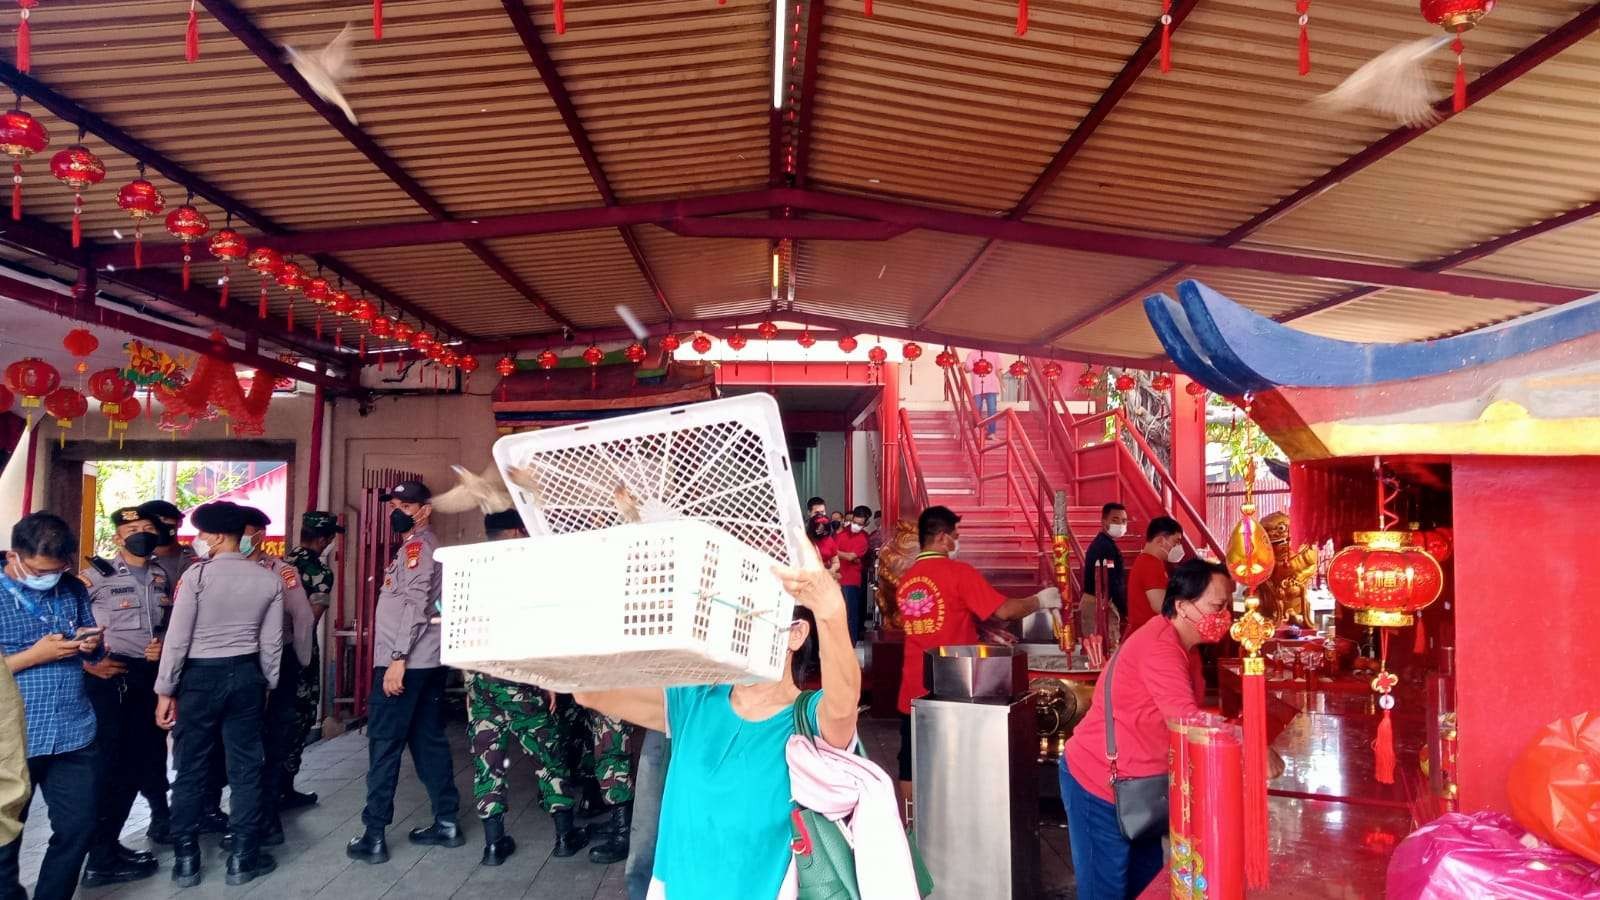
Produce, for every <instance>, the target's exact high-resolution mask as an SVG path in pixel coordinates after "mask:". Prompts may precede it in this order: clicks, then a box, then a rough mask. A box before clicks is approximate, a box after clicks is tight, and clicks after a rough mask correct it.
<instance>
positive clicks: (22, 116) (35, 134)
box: [0, 109, 50, 222]
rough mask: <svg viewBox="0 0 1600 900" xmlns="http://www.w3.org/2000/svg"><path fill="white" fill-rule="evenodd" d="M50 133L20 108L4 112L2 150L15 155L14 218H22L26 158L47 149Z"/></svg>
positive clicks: (0, 128) (0, 120) (0, 129)
mask: <svg viewBox="0 0 1600 900" xmlns="http://www.w3.org/2000/svg"><path fill="white" fill-rule="evenodd" d="M49 143H50V133H49V132H47V131H45V130H44V126H43V125H40V124H39V120H38V119H35V118H34V117H33V116H30V115H28V114H27V113H25V112H23V111H22V110H20V109H12V110H7V111H6V113H5V115H0V151H3V152H4V153H5V154H6V155H7V156H9V157H11V221H13V222H20V221H22V161H23V160H25V159H27V158H28V157H30V156H32V155H33V154H35V153H38V152H39V151H40V150H43V149H44V148H45V147H46V146H47V145H48V144H49Z"/></svg>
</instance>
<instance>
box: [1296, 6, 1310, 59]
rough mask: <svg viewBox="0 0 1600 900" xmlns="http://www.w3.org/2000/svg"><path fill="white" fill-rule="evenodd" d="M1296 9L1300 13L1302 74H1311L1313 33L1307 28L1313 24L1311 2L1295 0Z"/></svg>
mask: <svg viewBox="0 0 1600 900" xmlns="http://www.w3.org/2000/svg"><path fill="white" fill-rule="evenodd" d="M1294 6H1295V9H1297V10H1299V12H1300V74H1301V75H1309V74H1311V31H1310V29H1309V28H1308V27H1307V26H1309V25H1310V24H1311V16H1310V15H1309V11H1310V9H1311V0H1295V4H1294Z"/></svg>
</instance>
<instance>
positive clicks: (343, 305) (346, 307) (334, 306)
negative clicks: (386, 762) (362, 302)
mask: <svg viewBox="0 0 1600 900" xmlns="http://www.w3.org/2000/svg"><path fill="white" fill-rule="evenodd" d="M328 309H329V310H331V311H332V312H333V314H334V315H336V316H339V317H340V318H349V316H350V314H351V313H353V312H355V309H356V298H354V297H352V296H350V292H349V291H347V290H344V289H343V288H340V289H339V290H337V291H334V292H333V293H331V294H329V295H328Z"/></svg>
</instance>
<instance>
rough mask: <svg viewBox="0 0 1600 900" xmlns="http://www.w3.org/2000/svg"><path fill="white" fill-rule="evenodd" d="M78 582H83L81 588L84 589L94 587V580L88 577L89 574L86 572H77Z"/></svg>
mask: <svg viewBox="0 0 1600 900" xmlns="http://www.w3.org/2000/svg"><path fill="white" fill-rule="evenodd" d="M78 580H79V581H81V582H83V586H84V587H90V588H92V587H94V579H92V578H90V577H89V573H88V572H79V573H78Z"/></svg>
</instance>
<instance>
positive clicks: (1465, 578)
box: [1452, 457, 1600, 812]
mask: <svg viewBox="0 0 1600 900" xmlns="http://www.w3.org/2000/svg"><path fill="white" fill-rule="evenodd" d="M1453 470H1454V471H1453V479H1452V480H1453V488H1454V504H1455V515H1454V519H1455V522H1454V524H1455V539H1456V548H1455V574H1456V582H1455V583H1456V600H1457V604H1458V605H1457V607H1456V673H1457V676H1456V677H1457V686H1456V703H1457V724H1458V726H1459V729H1460V731H1459V734H1460V745H1459V750H1460V757H1459V761H1460V776H1459V777H1460V781H1459V783H1460V787H1461V807H1462V809H1463V810H1464V811H1474V810H1479V809H1495V810H1500V811H1503V812H1510V809H1509V805H1508V804H1509V801H1508V799H1507V796H1506V791H1505V781H1506V775H1507V772H1508V771H1509V770H1510V768H1511V763H1512V761H1513V760H1514V759H1515V758H1516V757H1517V756H1518V755H1519V754H1521V753H1522V751H1523V750H1524V749H1525V748H1526V747H1527V745H1528V743H1529V742H1530V741H1531V740H1532V738H1533V735H1534V733H1535V732H1536V731H1537V729H1539V728H1540V727H1541V726H1543V725H1545V724H1547V723H1549V722H1552V721H1554V720H1556V719H1558V718H1563V717H1566V716H1571V715H1573V714H1575V713H1579V712H1583V711H1585V710H1600V678H1595V677H1594V673H1595V672H1596V671H1600V630H1597V629H1596V619H1597V614H1600V587H1597V581H1596V577H1595V575H1596V572H1595V559H1596V553H1595V531H1594V528H1593V527H1592V524H1591V523H1592V520H1593V517H1594V501H1595V486H1596V485H1600V457H1575V458H1570V459H1563V458H1539V459H1531V458H1514V457H1499V458H1497V457H1475V458H1458V459H1456V460H1455V462H1454V464H1453Z"/></svg>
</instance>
